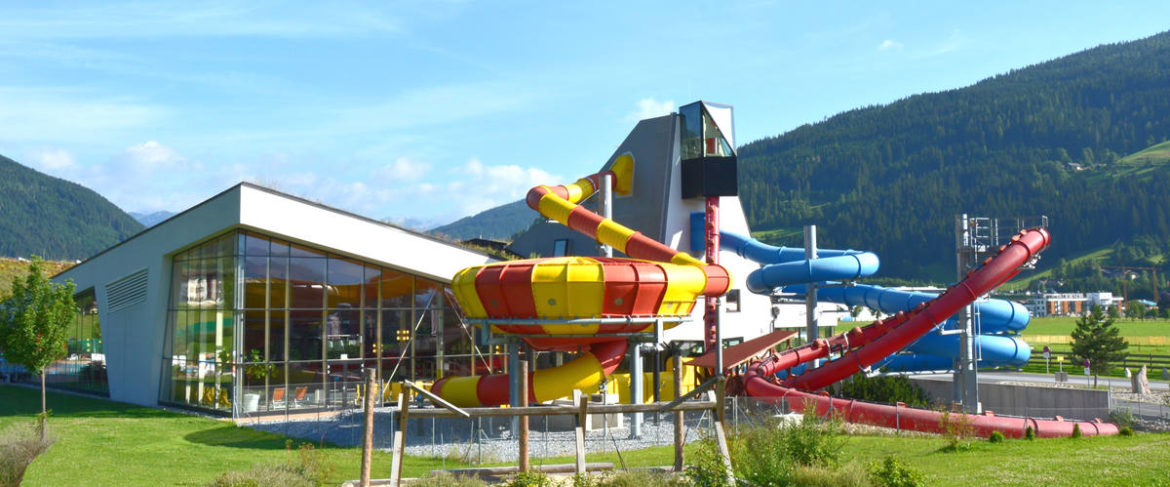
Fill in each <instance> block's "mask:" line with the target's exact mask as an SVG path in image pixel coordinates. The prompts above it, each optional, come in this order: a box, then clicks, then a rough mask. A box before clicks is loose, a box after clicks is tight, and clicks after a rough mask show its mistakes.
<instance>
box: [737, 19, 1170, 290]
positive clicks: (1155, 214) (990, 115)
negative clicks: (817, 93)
mask: <svg viewBox="0 0 1170 487" xmlns="http://www.w3.org/2000/svg"><path fill="white" fill-rule="evenodd" d="M1168 139H1170V33H1163V34H1159V35H1156V36H1153V37H1150V38H1147V39H1142V40H1139V41H1134V42H1129V43H1123V44H1114V45H1107V46H1101V47H1097V48H1094V49H1090V50H1087V51H1084V52H1080V53H1077V54H1073V55H1070V56H1067V57H1063V58H1060V59H1056V60H1053V61H1049V62H1046V63H1042V64H1037V65H1034V66H1030V67H1026V68H1023V69H1019V70H1015V71H1012V72H1010V73H1007V74H1003V75H1000V76H996V77H993V78H989V79H986V80H983V81H980V82H978V83H976V84H974V85H972V86H969V87H966V88H962V89H956V90H950V91H945V92H940V93H927V94H921V95H915V96H912V97H909V98H906V99H904V100H901V101H898V102H895V103H891V104H889V105H884V106H874V107H867V108H862V109H857V110H852V111H849V112H845V113H842V114H839V115H837V116H834V117H832V118H829V119H827V120H825V121H823V122H819V123H816V124H812V125H805V126H802V127H799V128H797V129H795V130H792V131H790V132H788V133H785V134H782V135H779V136H776V137H770V138H766V139H763V140H758V141H755V142H752V143H749V144H747V145H745V146H743V147H742V148H741V149H740V151H739V156H740V168H739V177H740V197H741V199H742V201H743V204H744V207H745V211H746V212H747V215H748V221H749V222H750V223H751V224H752V225H753V230H756V231H767V230H772V229H790V228H799V227H800V226H802V225H805V224H810V223H815V224H817V225H818V230H819V232H820V235H819V236H818V243H820V244H821V245H823V246H825V247H837V248H855V249H867V250H873V251H876V252H877V253H878V254H879V255H880V256H881V258H882V274H883V275H889V276H894V277H905V278H931V279H935V280H939V281H945V280H949V279H953V277H954V276H953V271H951V270H950V268H951V267H952V265H953V264H951V262H953V260H954V257H953V253H954V235H953V232H954V230H953V225H954V223H953V222H954V216H955V215H956V214H958V213H968V214H973V215H978V216H993V217H1020V216H1031V215H1040V214H1044V215H1047V216H1048V217H1049V222H1050V229H1051V232H1052V235H1053V244H1052V247H1051V248H1050V250H1049V252H1048V253H1047V255H1046V256H1045V259H1044V260H1042V261H1041V266H1042V268H1043V267H1051V266H1053V265H1056V263H1059V262H1061V261H1062V260H1063V259H1064V258H1071V257H1076V256H1080V255H1083V254H1086V253H1088V252H1089V251H1091V250H1093V249H1099V248H1102V247H1109V246H1113V245H1114V244H1116V243H1118V242H1121V243H1133V242H1135V241H1136V239H1138V238H1139V237H1145V238H1148V239H1152V241H1153V242H1154V245H1155V246H1161V248H1162V249H1167V248H1168V247H1167V246H1168V245H1170V198H1167V197H1165V194H1166V188H1170V170H1167V168H1170V165H1167V164H1165V161H1166V159H1165V157H1164V155H1165V152H1166V150H1167V145H1166V144H1164V143H1163V142H1164V141H1166V140H1168ZM1155 144H1159V145H1155ZM1151 146H1153V147H1151ZM1127 154H1133V155H1132V156H1128V157H1127V156H1126V155H1127ZM1103 176H1110V177H1103ZM778 243H784V244H788V245H792V244H798V243H799V241H795V240H790V241H782V242H778Z"/></svg>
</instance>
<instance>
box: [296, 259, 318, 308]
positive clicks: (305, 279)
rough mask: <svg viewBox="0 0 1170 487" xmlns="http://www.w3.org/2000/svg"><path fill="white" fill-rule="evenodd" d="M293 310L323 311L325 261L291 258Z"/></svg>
mask: <svg viewBox="0 0 1170 487" xmlns="http://www.w3.org/2000/svg"><path fill="white" fill-rule="evenodd" d="M288 271H289V284H290V285H291V286H292V302H291V303H289V305H290V306H289V307H291V308H303V309H312V308H316V309H321V307H322V306H324V301H323V298H324V292H325V259H308V258H302V257H290V258H289V266H288Z"/></svg>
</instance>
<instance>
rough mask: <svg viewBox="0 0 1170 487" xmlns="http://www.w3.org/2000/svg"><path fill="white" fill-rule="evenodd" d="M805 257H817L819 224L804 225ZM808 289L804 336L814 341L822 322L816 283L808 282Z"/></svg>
mask: <svg viewBox="0 0 1170 487" xmlns="http://www.w3.org/2000/svg"><path fill="white" fill-rule="evenodd" d="M804 258H805V259H808V260H813V259H815V258H817V226H816V225H805V226H804ZM805 289H806V290H807V291H806V292H805V298H804V314H805V333H804V338H805V341H807V342H808V343H812V342H814V341H816V340H817V339H818V338H820V334H821V332H820V329H819V327H820V322H819V320H818V316H817V286H816V284H815V283H812V282H810V283H808V285H807V286H805Z"/></svg>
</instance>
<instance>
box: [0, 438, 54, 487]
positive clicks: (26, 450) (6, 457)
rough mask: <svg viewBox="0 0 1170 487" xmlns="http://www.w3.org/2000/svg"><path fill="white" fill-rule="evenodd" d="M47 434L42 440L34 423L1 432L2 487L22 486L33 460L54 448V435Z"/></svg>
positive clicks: (0, 463)
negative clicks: (51, 447) (21, 483)
mask: <svg viewBox="0 0 1170 487" xmlns="http://www.w3.org/2000/svg"><path fill="white" fill-rule="evenodd" d="M42 425H43V423H42ZM41 427H43V426H41ZM45 433H46V434H45V435H44V437H43V438H42V436H41V430H40V427H38V426H37V425H36V424H34V423H14V424H12V425H10V426H9V427H7V428H5V429H4V430H3V431H0V486H5V487H7V486H17V485H20V482H21V481H22V480H23V479H24V472H25V471H26V470H28V466H29V465H31V464H32V462H33V460H36V458H37V457H38V456H40V455H41V454H42V453H44V452H46V451H48V450H49V447H50V446H53V442H54V441H55V440H53V438H52V435H49V434H48V432H47V431H46V432H45Z"/></svg>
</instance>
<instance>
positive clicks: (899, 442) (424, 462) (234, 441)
mask: <svg viewBox="0 0 1170 487" xmlns="http://www.w3.org/2000/svg"><path fill="white" fill-rule="evenodd" d="M39 404H40V403H39V395H38V392H37V391H36V390H34V389H27V388H22V387H13V386H0V428H2V427H5V426H7V425H9V424H12V423H13V422H16V421H32V418H33V414H34V412H35V411H36V410H37V409H38V408H39ZM49 404H50V407H51V408H52V409H53V410H54V416H53V417H52V418H51V420H50V427H51V429H52V430H53V431H54V433H55V434H56V436H57V438H58V441H57V444H55V445H54V446H53V447H52V449H50V450H49V452H48V453H46V454H45V455H44V456H42V457H40V458H38V459H37V460H36V461H35V462H34V463H33V465H32V466H31V468H30V469H29V472H28V474H27V477H26V479H25V484H24V485H26V486H60V485H77V486H83V485H118V486H134V485H144V486H145V485H150V486H155V485H187V486H194V485H203V484H205V483H207V482H209V481H211V480H212V479H213V478H215V476H216V475H218V474H219V473H220V472H223V471H228V470H243V469H247V468H249V467H250V466H252V465H254V464H257V463H270V462H282V461H287V460H288V459H289V458H290V455H289V453H288V452H287V451H286V450H285V441H286V438H285V437H283V436H279V435H274V434H270V433H263V432H257V431H254V430H251V429H248V428H238V427H235V426H233V425H231V424H230V423H227V422H224V421H217V420H214V419H208V418H202V417H197V416H189V415H184V414H178V413H172V412H166V411H160V410H156V409H150V408H143V407H138V406H132V405H128V404H122V403H116V402H110V401H104V400H99V399H91V398H86V397H78V396H71V395H62V394H50V396H49ZM944 444H945V441H944V440H942V439H941V438H921V437H916V438H905V437H877V436H854V437H849V439H848V441H847V442H846V443H845V446H844V451H843V454H842V458H843V459H844V462H845V463H847V464H848V463H853V464H855V466H863V465H866V464H868V463H870V462H873V461H877V460H880V459H881V458H883V457H884V456H886V455H888V454H893V455H897V456H898V457H900V458H901V459H903V460H904V461H905V462H906V463H908V464H909V465H912V466H913V467H915V468H918V469H920V470H922V471H923V472H925V473H926V475H927V476H928V482H929V485H1036V484H1042V485H1043V484H1047V485H1086V486H1088V485H1093V486H1098V485H1167V484H1166V483H1165V482H1167V479H1170V435H1167V434H1141V435H1138V436H1136V437H1131V438H1126V437H1115V438H1083V439H1079V440H1070V439H1053V440H1036V441H1008V442H1006V443H1003V444H992V443H987V442H983V441H975V442H974V443H973V445H972V446H971V447H970V448H969V449H967V450H963V451H959V452H956V453H942V452H940V448H941V447H942V446H943V445H944ZM323 451H324V452H325V455H326V456H327V458H328V460H329V461H330V462H331V463H332V464H333V465H334V467H335V471H334V474H333V476H332V477H331V478H330V482H331V483H334V484H336V483H340V482H341V481H343V480H347V479H355V478H357V475H358V468H359V464H360V458H359V457H360V451H359V450H358V449H356V448H338V447H332V446H328V445H326V446H325V448H324V449H323ZM672 458H673V451H672V449H671V448H670V447H656V448H649V449H646V450H639V451H632V452H623V459H624V461H625V462H626V464H627V465H630V466H648V465H668V464H670V463H671V459H672ZM589 461H607V462H613V463H614V464H615V465H620V461H619V459H618V458H617V455H615V454H613V453H608V454H597V455H591V456H590V457H589ZM543 462H544V463H571V462H572V459H571V458H554V459H546V460H544V461H543ZM442 466H445V467H446V468H452V467H457V466H461V465H460V464H458V463H457V462H453V461H451V460H446V461H443V460H440V459H432V458H418V457H410V458H408V459H407V461H406V464H405V467H404V474H405V475H407V476H418V475H422V474H425V472H427V471H429V470H430V469H434V468H440V467H442ZM389 468H390V456H389V455H387V454H384V453H376V454H375V457H374V467H373V474H374V477H375V478H386V477H388V476H389ZM1158 482H1163V483H1161V484H1159V483H1158Z"/></svg>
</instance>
